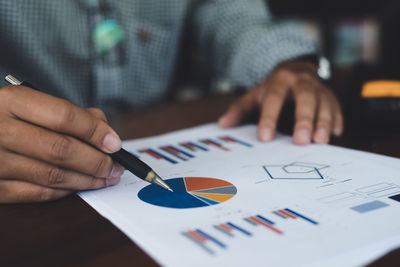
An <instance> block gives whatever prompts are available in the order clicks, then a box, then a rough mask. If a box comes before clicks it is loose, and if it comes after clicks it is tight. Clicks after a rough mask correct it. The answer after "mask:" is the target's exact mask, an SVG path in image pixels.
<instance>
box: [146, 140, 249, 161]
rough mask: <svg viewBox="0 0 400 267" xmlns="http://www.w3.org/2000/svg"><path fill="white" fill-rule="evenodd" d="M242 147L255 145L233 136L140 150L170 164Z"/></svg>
mask: <svg viewBox="0 0 400 267" xmlns="http://www.w3.org/2000/svg"><path fill="white" fill-rule="evenodd" d="M238 146H240V147H245V148H252V147H253V145H252V144H250V143H249V142H245V141H243V140H240V139H238V138H236V137H233V136H228V135H226V136H220V137H216V138H201V139H199V140H198V141H185V142H178V144H176V145H172V144H166V145H162V146H159V147H154V148H144V149H141V150H138V152H139V153H141V154H145V155H147V156H149V157H150V158H152V159H155V160H163V161H165V162H168V163H170V164H179V163H183V162H187V161H189V160H191V159H194V158H196V157H197V156H201V155H202V156H204V155H207V154H206V153H207V152H208V153H213V152H215V151H223V152H229V151H232V150H233V149H235V148H237V147H238Z"/></svg>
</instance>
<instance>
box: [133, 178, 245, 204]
mask: <svg viewBox="0 0 400 267" xmlns="http://www.w3.org/2000/svg"><path fill="white" fill-rule="evenodd" d="M165 182H166V183H167V184H168V185H169V186H170V187H171V188H172V190H174V192H169V191H166V190H164V189H162V188H159V187H158V186H155V185H152V184H151V185H148V186H146V187H144V188H143V189H141V190H140V191H139V193H138V197H139V199H141V200H142V201H144V202H146V203H149V204H152V205H156V206H160V207H167V208H175V209H188V208H199V207H207V206H211V205H217V204H219V203H222V202H225V201H227V200H229V199H231V198H232V197H234V196H235V195H236V192H237V189H236V187H235V186H234V185H233V184H231V183H229V182H227V181H225V180H221V179H216V178H205V177H181V178H172V179H168V180H165Z"/></svg>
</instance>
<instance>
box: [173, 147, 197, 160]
mask: <svg viewBox="0 0 400 267" xmlns="http://www.w3.org/2000/svg"><path fill="white" fill-rule="evenodd" d="M169 147H170V148H172V149H175V150H176V151H179V152H181V153H182V154H183V155H185V156H188V157H189V158H194V156H193V155H192V154H189V153H187V152H185V151H183V150H180V149H179V148H176V147H174V146H169Z"/></svg>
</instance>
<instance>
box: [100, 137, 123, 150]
mask: <svg viewBox="0 0 400 267" xmlns="http://www.w3.org/2000/svg"><path fill="white" fill-rule="evenodd" d="M103 147H104V149H105V150H107V151H106V152H109V153H113V152H117V151H118V150H120V149H121V140H120V139H119V138H118V137H117V136H116V135H115V134H112V133H109V134H107V135H106V137H105V138H104V140H103Z"/></svg>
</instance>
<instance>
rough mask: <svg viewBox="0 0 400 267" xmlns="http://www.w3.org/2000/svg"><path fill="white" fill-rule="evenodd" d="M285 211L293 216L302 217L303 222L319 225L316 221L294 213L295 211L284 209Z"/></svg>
mask: <svg viewBox="0 0 400 267" xmlns="http://www.w3.org/2000/svg"><path fill="white" fill-rule="evenodd" d="M284 210H285V211H287V212H289V213H291V214H293V215H294V216H297V217H300V218H302V219H303V220H306V221H308V222H310V223H312V224H318V223H317V222H316V221H314V220H311V219H310V218H307V217H306V216H303V215H301V214H300V213H297V212H295V211H293V210H291V209H284Z"/></svg>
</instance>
